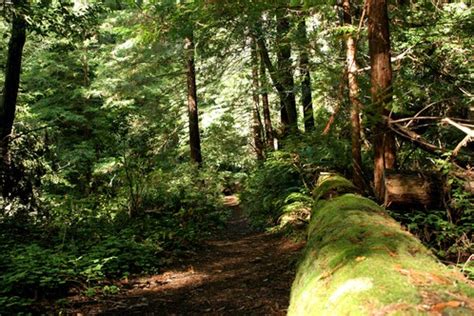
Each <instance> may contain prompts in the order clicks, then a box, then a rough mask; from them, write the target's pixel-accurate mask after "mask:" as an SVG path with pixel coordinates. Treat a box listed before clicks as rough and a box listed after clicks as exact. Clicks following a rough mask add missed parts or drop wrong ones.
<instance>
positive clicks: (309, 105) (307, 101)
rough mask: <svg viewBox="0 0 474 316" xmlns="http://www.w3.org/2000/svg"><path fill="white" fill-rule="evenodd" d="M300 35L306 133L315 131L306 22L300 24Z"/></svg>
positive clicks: (302, 97)
mask: <svg viewBox="0 0 474 316" xmlns="http://www.w3.org/2000/svg"><path fill="white" fill-rule="evenodd" d="M298 33H299V34H298V35H299V37H300V40H301V47H300V72H301V77H302V81H301V101H302V103H303V113H304V129H305V131H306V132H310V131H313V130H314V116H313V98H312V96H311V74H310V71H309V55H308V51H307V47H308V36H307V32H306V20H305V19H304V18H303V20H302V21H301V22H300V23H299V24H298Z"/></svg>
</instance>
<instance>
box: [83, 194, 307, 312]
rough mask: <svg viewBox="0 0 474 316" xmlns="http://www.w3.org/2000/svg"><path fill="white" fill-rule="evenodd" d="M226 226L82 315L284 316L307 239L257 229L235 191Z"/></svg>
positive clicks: (91, 305) (87, 307)
mask: <svg viewBox="0 0 474 316" xmlns="http://www.w3.org/2000/svg"><path fill="white" fill-rule="evenodd" d="M226 205H227V206H228V207H231V208H232V209H233V215H232V217H231V218H230V220H229V222H228V224H227V229H225V231H223V232H222V233H220V235H219V236H215V237H214V238H212V239H210V240H208V241H206V242H205V247H204V249H203V250H200V251H199V252H198V253H196V255H195V256H194V257H193V258H190V259H189V260H188V261H186V262H185V263H183V264H181V265H180V266H179V267H174V268H172V269H169V270H165V272H163V273H162V274H159V275H154V276H149V277H144V278H140V279H136V280H133V281H131V282H130V283H131V284H130V288H129V289H128V290H124V291H122V293H121V294H120V295H116V296H113V297H110V298H108V299H102V300H100V301H99V302H90V303H89V304H85V305H83V304H81V305H82V306H81V307H80V308H78V309H76V310H74V314H76V315H77V314H79V315H80V314H82V315H91V314H99V315H249V314H250V315H285V314H286V309H287V307H288V298H289V292H290V287H291V282H292V280H293V278H294V262H295V259H296V255H297V253H298V250H300V249H301V247H302V244H295V243H293V242H291V241H289V240H287V239H285V238H282V237H278V236H275V235H269V234H265V233H255V232H252V231H251V229H250V227H249V224H248V222H247V221H246V219H245V217H244V216H243V215H242V212H241V210H240V208H239V206H238V204H237V199H236V198H235V197H233V196H231V197H227V198H226Z"/></svg>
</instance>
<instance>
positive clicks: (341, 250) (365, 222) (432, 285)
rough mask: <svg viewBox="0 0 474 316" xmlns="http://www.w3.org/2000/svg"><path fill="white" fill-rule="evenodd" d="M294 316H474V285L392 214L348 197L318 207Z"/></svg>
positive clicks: (294, 300) (297, 287)
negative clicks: (445, 262) (428, 247)
mask: <svg viewBox="0 0 474 316" xmlns="http://www.w3.org/2000/svg"><path fill="white" fill-rule="evenodd" d="M339 180H340V179H339ZM327 181H332V183H334V179H333V180H331V178H329V179H327ZM324 186H325V187H327V188H330V190H334V188H333V187H332V185H327V183H326V184H324V181H323V183H321V185H320V186H319V188H318V189H317V196H324V195H325V193H324V192H321V191H324V190H321V187H324ZM340 191H341V190H339V192H340ZM340 193H341V192H340ZM288 314H289V315H331V316H332V315H419V314H428V315H474V287H473V284H472V283H471V282H470V281H469V280H467V279H466V278H465V277H464V276H463V275H462V274H461V273H460V272H458V271H457V270H456V269H454V268H449V267H447V266H445V265H443V264H441V263H440V262H439V261H438V260H437V259H436V258H435V257H434V256H433V255H432V253H431V252H430V251H429V250H428V249H426V248H425V247H424V246H423V245H422V244H421V242H420V241H419V240H418V239H417V238H415V237H414V236H413V235H411V234H410V233H409V232H407V231H405V230H403V229H402V227H401V226H400V225H399V224H398V223H397V222H396V221H395V220H393V219H392V218H391V217H390V216H389V215H388V214H387V213H386V211H385V209H383V208H382V207H380V206H379V205H377V204H376V203H374V202H373V201H371V200H369V199H366V198H363V197H361V196H359V195H357V194H353V193H345V194H344V193H342V195H339V196H336V197H334V196H333V197H332V198H330V199H328V200H322V199H320V200H319V201H318V202H316V204H315V206H314V209H313V215H312V219H311V222H310V225H309V227H308V242H307V245H306V248H305V251H304V254H303V258H302V260H301V261H300V263H299V265H298V271H297V275H296V278H295V280H294V282H293V286H292V290H291V300H290V307H289V310H288Z"/></svg>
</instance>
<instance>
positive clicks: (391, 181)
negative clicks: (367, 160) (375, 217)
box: [384, 170, 446, 209]
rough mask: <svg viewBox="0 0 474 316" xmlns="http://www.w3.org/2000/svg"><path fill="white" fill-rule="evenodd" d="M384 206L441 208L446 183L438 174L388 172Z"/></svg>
mask: <svg viewBox="0 0 474 316" xmlns="http://www.w3.org/2000/svg"><path fill="white" fill-rule="evenodd" d="M384 185H385V198H384V205H385V206H386V207H390V208H397V209H398V208H414V207H423V208H426V209H428V208H440V207H443V205H444V196H445V189H446V185H445V181H444V179H443V177H442V176H441V175H440V174H438V173H434V172H432V173H427V172H414V171H405V172H393V171H388V170H387V171H386V174H385V179H384Z"/></svg>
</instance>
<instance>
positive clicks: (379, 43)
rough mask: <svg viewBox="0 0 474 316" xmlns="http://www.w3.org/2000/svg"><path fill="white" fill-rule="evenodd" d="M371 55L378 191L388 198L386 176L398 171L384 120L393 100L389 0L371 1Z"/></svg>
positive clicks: (393, 145)
mask: <svg viewBox="0 0 474 316" xmlns="http://www.w3.org/2000/svg"><path fill="white" fill-rule="evenodd" d="M367 18H368V37H369V52H370V66H371V75H370V83H371V88H370V93H371V96H372V103H373V107H374V111H373V113H374V116H375V117H374V119H375V120H376V121H377V123H376V124H374V128H373V133H374V141H373V145H374V191H375V195H376V197H377V198H378V199H379V200H382V199H383V198H384V181H383V180H384V172H385V170H386V169H393V168H395V167H396V147H395V136H394V134H393V133H392V132H391V130H390V129H389V128H388V124H387V121H386V120H384V119H383V116H384V114H385V112H387V110H386V105H387V104H388V103H390V101H391V100H392V66H391V63H390V33H389V27H388V23H389V21H388V12H387V1H386V0H367Z"/></svg>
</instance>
